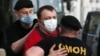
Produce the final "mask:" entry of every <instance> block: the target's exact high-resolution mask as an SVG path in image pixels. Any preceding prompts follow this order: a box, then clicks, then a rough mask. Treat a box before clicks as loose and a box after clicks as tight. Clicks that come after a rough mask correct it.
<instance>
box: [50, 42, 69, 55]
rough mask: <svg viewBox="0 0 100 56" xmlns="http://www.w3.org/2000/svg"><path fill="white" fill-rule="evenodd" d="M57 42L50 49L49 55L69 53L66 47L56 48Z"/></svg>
mask: <svg viewBox="0 0 100 56" xmlns="http://www.w3.org/2000/svg"><path fill="white" fill-rule="evenodd" d="M55 46H56V45H55V44H54V45H53V46H52V47H51V48H50V51H49V55H48V56H67V55H68V53H67V51H66V50H65V48H61V49H58V50H54V48H55Z"/></svg>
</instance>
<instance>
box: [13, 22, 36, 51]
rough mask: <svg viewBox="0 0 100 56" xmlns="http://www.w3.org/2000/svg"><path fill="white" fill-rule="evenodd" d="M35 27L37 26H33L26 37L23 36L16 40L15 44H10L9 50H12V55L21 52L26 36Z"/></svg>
mask: <svg viewBox="0 0 100 56" xmlns="http://www.w3.org/2000/svg"><path fill="white" fill-rule="evenodd" d="M36 26H37V23H36V24H35V25H34V27H33V29H32V30H31V31H30V32H29V33H28V34H27V35H25V36H24V37H23V38H21V39H19V40H17V41H16V42H13V43H12V45H11V49H12V50H13V52H14V53H19V52H20V51H21V50H22V48H23V46H24V43H25V41H26V39H27V37H28V35H29V34H30V33H31V32H32V31H33V30H34V28H35V27H36Z"/></svg>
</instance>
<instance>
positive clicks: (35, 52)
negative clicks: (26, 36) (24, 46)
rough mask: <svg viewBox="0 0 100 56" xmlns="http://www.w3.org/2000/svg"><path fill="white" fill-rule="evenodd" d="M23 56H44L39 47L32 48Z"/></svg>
mask: <svg viewBox="0 0 100 56" xmlns="http://www.w3.org/2000/svg"><path fill="white" fill-rule="evenodd" d="M25 56H44V50H43V49H42V48H41V47H39V46H33V47H31V48H29V49H28V50H27V51H26V52H25Z"/></svg>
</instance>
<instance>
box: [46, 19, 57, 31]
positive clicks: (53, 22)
mask: <svg viewBox="0 0 100 56" xmlns="http://www.w3.org/2000/svg"><path fill="white" fill-rule="evenodd" d="M44 26H45V28H46V29H47V30H48V31H49V32H53V31H54V30H55V29H56V27H57V19H49V20H44Z"/></svg>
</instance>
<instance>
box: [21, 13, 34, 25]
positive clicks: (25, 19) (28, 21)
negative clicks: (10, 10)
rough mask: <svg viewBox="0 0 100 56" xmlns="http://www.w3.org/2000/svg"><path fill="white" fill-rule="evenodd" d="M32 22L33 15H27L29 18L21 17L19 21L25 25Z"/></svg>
mask: <svg viewBox="0 0 100 56" xmlns="http://www.w3.org/2000/svg"><path fill="white" fill-rule="evenodd" d="M33 20H34V16H33V15H29V16H22V17H21V19H20V21H21V22H23V23H27V24H30V23H32V22H33Z"/></svg>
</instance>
